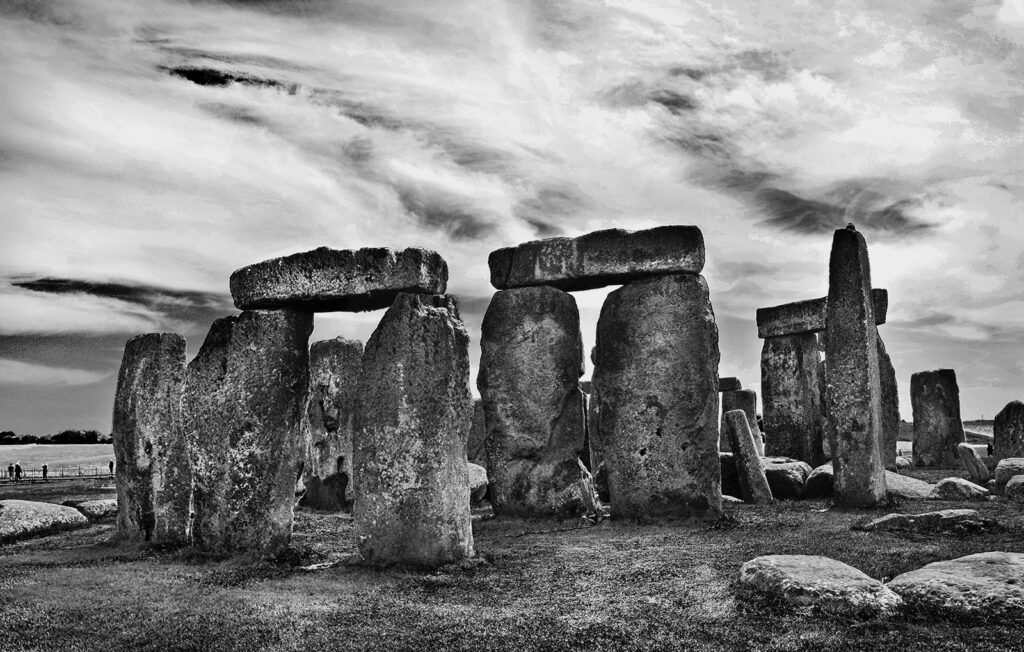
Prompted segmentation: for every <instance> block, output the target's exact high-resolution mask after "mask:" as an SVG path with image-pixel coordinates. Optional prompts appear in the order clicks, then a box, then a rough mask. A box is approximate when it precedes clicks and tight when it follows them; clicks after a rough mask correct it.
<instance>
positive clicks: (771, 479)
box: [761, 457, 813, 500]
mask: <svg viewBox="0 0 1024 652" xmlns="http://www.w3.org/2000/svg"><path fill="white" fill-rule="evenodd" d="M761 462H762V464H763V465H764V474H765V476H766V477H767V478H768V486H770V487H771V490H772V495H773V496H774V497H775V498H776V499H777V500H800V499H801V498H803V497H804V484H805V483H806V482H807V478H808V477H809V476H810V475H811V471H812V470H813V469H811V465H810V464H808V463H807V462H801V461H800V460H794V459H790V458H788V457H765V458H763V459H762V460H761Z"/></svg>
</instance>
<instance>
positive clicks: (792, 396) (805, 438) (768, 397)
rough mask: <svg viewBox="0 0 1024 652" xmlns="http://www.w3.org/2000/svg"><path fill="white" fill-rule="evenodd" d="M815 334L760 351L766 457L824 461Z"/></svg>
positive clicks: (767, 344) (769, 341) (785, 338)
mask: <svg viewBox="0 0 1024 652" xmlns="http://www.w3.org/2000/svg"><path fill="white" fill-rule="evenodd" d="M819 357H820V355H819V348H818V338H817V337H816V336H815V335H814V333H802V334H799V335H782V336H779V337H769V338H766V339H765V341H764V346H763V347H762V349H761V402H762V404H763V406H764V432H765V442H766V443H765V452H766V454H767V455H770V456H780V457H791V458H793V459H798V460H803V461H805V462H807V463H809V464H810V465H812V466H820V465H821V464H822V463H823V462H824V461H825V453H824V450H823V446H822V440H823V439H824V433H823V432H822V418H821V413H822V406H821V395H820V388H819V380H818V372H819Z"/></svg>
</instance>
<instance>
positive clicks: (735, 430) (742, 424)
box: [725, 410, 772, 504]
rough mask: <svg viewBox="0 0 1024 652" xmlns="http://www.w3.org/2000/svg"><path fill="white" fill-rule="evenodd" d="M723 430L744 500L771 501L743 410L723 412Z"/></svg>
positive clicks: (748, 501) (766, 480)
mask: <svg viewBox="0 0 1024 652" xmlns="http://www.w3.org/2000/svg"><path fill="white" fill-rule="evenodd" d="M725 430H726V433H727V434H728V436H729V441H730V443H731V445H732V450H733V456H734V458H735V460H736V468H737V470H738V471H739V476H740V492H741V493H742V496H741V498H743V501H744V502H747V503H752V504H765V503H770V502H772V490H771V489H770V488H769V487H768V478H767V477H765V474H764V469H763V468H762V467H761V456H760V455H758V453H757V447H756V446H754V436H753V435H752V434H751V432H750V422H749V420H748V418H747V414H746V412H745V411H743V410H730V411H729V412H726V413H725Z"/></svg>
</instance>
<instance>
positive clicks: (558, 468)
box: [477, 286, 596, 517]
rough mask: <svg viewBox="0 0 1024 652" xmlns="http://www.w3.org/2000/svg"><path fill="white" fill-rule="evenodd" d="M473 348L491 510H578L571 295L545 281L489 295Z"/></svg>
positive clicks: (577, 353)
mask: <svg viewBox="0 0 1024 652" xmlns="http://www.w3.org/2000/svg"><path fill="white" fill-rule="evenodd" d="M480 348H481V356H480V374H479V376H478V377H477V387H478V389H479V390H480V396H481V398H482V400H483V406H484V419H485V421H486V424H487V439H488V444H487V445H488V449H487V458H488V468H487V475H488V477H489V478H490V482H491V504H492V506H493V508H494V512H495V513H496V514H499V515H516V516H527V517H534V516H570V515H573V514H576V513H580V512H582V510H584V509H585V505H584V504H583V502H582V499H581V497H580V494H579V489H578V483H579V480H580V477H581V474H580V469H579V465H578V464H577V462H576V460H577V457H578V456H579V455H580V453H581V452H582V448H583V440H584V432H585V428H586V425H585V415H584V402H583V401H584V399H583V393H582V392H581V391H580V387H579V379H580V375H581V374H582V373H583V339H582V336H581V335H580V318H579V311H578V310H577V308H576V300H575V299H573V298H572V296H571V295H569V294H567V293H566V292H563V291H562V290H558V289H555V288H553V287H547V286H535V287H522V288H513V289H511V290H502V291H499V292H496V293H495V294H494V297H493V298H492V299H491V303H490V305H489V306H488V307H487V312H486V314H485V315H484V321H483V326H482V328H481V341H480ZM595 470H596V469H595Z"/></svg>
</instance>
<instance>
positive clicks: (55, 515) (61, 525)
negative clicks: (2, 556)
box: [0, 500, 89, 544]
mask: <svg viewBox="0 0 1024 652" xmlns="http://www.w3.org/2000/svg"><path fill="white" fill-rule="evenodd" d="M88 524H89V519H88V518H86V517H85V515H84V514H82V513H81V512H79V511H78V510H77V509H75V508H74V507H66V506H64V505H54V504H53V503H40V502H35V501H31V500H0V544H4V543H10V542H12V541H18V540H20V539H27V538H29V537H35V536H40V535H44V534H53V533H55V532H61V531H64V530H74V529H76V528H80V527H85V526H86V525H88Z"/></svg>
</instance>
